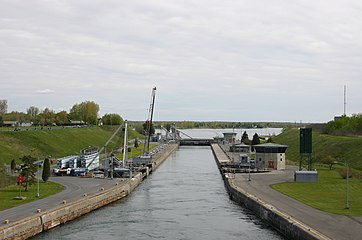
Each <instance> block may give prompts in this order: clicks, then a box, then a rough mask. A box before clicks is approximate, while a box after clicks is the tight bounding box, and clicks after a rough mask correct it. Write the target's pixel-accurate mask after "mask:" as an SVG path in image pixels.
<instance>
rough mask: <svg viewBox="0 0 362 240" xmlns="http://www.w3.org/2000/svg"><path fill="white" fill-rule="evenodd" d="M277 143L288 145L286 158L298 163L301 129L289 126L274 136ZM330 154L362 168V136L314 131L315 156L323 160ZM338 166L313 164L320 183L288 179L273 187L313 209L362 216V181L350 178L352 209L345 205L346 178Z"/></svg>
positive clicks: (350, 204)
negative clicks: (332, 134) (335, 134)
mask: <svg viewBox="0 0 362 240" xmlns="http://www.w3.org/2000/svg"><path fill="white" fill-rule="evenodd" d="M273 139H274V140H275V142H277V143H280V144H285V145H288V150H287V152H286V155H287V159H288V160H291V161H294V162H296V163H298V162H299V130H298V129H287V130H285V131H284V132H283V133H282V134H280V135H279V136H276V137H275V138H273ZM327 155H332V156H340V157H342V159H343V160H344V159H346V160H347V161H348V163H349V165H350V166H352V167H353V168H354V169H358V170H362V138H358V137H340V136H330V135H326V134H321V133H318V132H313V156H318V157H315V160H320V159H322V158H324V157H325V156H327ZM343 167H344V166H343V164H342V166H335V167H334V168H333V169H332V170H329V168H326V167H320V166H317V167H314V168H316V169H317V170H318V182H307V183H304V182H287V183H280V184H275V185H273V186H272V187H273V188H274V189H275V190H277V191H280V192H282V193H283V194H285V195H288V196H289V197H292V198H294V199H296V200H298V201H300V202H303V203H305V204H307V205H309V206H311V207H313V208H316V209H319V210H322V211H326V212H330V213H335V214H342V215H349V216H362V191H361V189H362V181H361V180H360V179H358V178H355V177H353V178H350V179H349V185H348V187H349V209H345V206H346V179H343V178H342V177H341V176H340V174H339V173H338V171H337V169H338V168H343Z"/></svg>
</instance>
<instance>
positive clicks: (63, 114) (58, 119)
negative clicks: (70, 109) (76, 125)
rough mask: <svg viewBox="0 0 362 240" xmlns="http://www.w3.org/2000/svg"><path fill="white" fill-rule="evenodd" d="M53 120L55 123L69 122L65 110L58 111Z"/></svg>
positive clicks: (62, 124) (65, 123)
mask: <svg viewBox="0 0 362 240" xmlns="http://www.w3.org/2000/svg"><path fill="white" fill-rule="evenodd" d="M55 122H56V123H57V125H60V126H64V125H67V124H69V119H68V113H67V112H66V111H60V112H58V113H57V114H56V115H55Z"/></svg>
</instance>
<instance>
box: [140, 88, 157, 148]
mask: <svg viewBox="0 0 362 240" xmlns="http://www.w3.org/2000/svg"><path fill="white" fill-rule="evenodd" d="M155 99H156V87H154V88H153V89H152V94H151V103H150V109H149V111H148V118H147V121H146V123H147V138H146V143H145V145H144V146H143V154H146V153H148V151H149V150H150V140H151V129H152V121H153V111H154V108H155Z"/></svg>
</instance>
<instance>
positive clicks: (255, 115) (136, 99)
mask: <svg viewBox="0 0 362 240" xmlns="http://www.w3.org/2000/svg"><path fill="white" fill-rule="evenodd" d="M361 11H362V2H361V3H360V2H358V1H353V0H346V1H343V3H342V2H340V1H337V0H332V1H331V0H330V1H327V0H306V1H302V2H295V1H294V2H293V1H282V0H260V1H254V2H253V1H249V0H240V1H234V0H225V1H212V2H210V1H206V0H199V1H191V0H186V1H168V0H158V1H143V0H134V1H128V2H127V1H117V0H107V1H105V2H104V1H99V0H91V1H90V0H79V1H56V2H54V1H40V0H39V1H37V0H34V1H31V2H30V1H5V2H4V3H2V6H1V9H0V16H1V17H0V53H1V60H0V81H1V86H2V87H1V90H0V91H1V95H2V97H3V98H8V99H12V101H11V102H10V101H9V109H11V108H12V106H13V107H14V108H18V109H19V110H22V109H24V108H25V107H26V104H27V102H29V100H30V101H33V102H34V103H32V104H34V105H36V104H38V102H35V101H39V102H40V103H41V102H42V101H43V102H44V101H46V102H48V103H49V107H50V108H53V109H69V108H70V107H71V106H72V105H73V104H75V103H79V102H81V101H84V100H94V101H96V102H97V101H99V105H100V107H101V112H102V111H103V109H104V111H107V112H117V113H119V114H121V115H127V116H125V117H127V118H128V119H130V120H131V119H135V120H137V119H142V120H143V119H144V115H146V114H145V113H144V112H142V111H139V110H138V109H144V108H147V105H148V104H149V103H148V102H149V97H150V96H149V95H150V92H151V89H152V87H153V86H154V85H156V86H157V89H158V91H157V98H156V101H162V102H157V103H156V111H157V106H159V107H160V112H159V114H157V113H155V116H157V117H158V118H159V119H161V120H162V119H172V118H175V120H180V119H182V120H184V119H202V118H203V116H204V117H205V119H208V120H212V119H215V120H217V119H225V120H236V121H243V120H245V121H246V120H255V121H258V120H292V121H293V120H295V121H299V120H300V119H305V118H307V119H306V121H308V120H309V121H327V120H329V119H331V118H333V116H334V115H336V114H338V113H339V112H338V108H339V105H341V104H340V103H339V100H338V98H337V97H336V96H338V95H340V96H341V97H340V99H342V95H343V85H344V84H347V88H348V89H350V91H349V93H348V94H349V95H348V96H349V98H350V99H351V101H350V102H349V106H348V109H349V110H350V111H351V113H354V112H357V111H361V110H360V107H359V105H358V103H359V102H361V101H362V96H361V95H360V94H359V93H358V89H361V88H362V81H360V76H361V75H362V69H361V67H360V66H361V65H362V32H361V31H360V29H362V14H360V13H361ZM14 82H16V83H17V84H16V85H14V84H13V83H14ZM45 84H46V85H45ZM42 86H46V87H47V88H49V89H56V92H57V93H59V95H58V94H51V93H54V91H52V90H49V89H45V90H38V91H36V89H43V87H42ZM24 92H25V93H34V92H36V94H38V97H37V98H34V99H31V97H29V98H25V96H23V97H22V95H24V94H23V93H24ZM15 94H16V95H15ZM46 94H51V99H45V98H46V97H47V98H49V96H48V95H46ZM41 96H44V97H41ZM321 96H322V97H321ZM175 99H177V100H175ZM300 99H303V100H304V102H305V106H303V101H301V100H300ZM286 102H287V104H285V103H286ZM341 102H342V100H341ZM311 103H314V104H311ZM11 104H14V105H11ZM42 104H43V103H42ZM322 105H323V106H322ZM324 105H326V106H328V107H324ZM102 106H104V107H102ZM215 106H217V108H216V109H215ZM246 106H247V107H246ZM271 106H273V107H271ZM274 106H283V108H282V109H283V112H280V111H276V110H275V109H274ZM223 107H224V108H227V109H229V110H227V111H226V110H225V109H223ZM296 107H298V108H299V109H303V111H299V112H298V111H296V109H295V108H296ZM321 108H324V109H328V111H324V112H323V113H322V112H321V111H320V109H321ZM18 109H14V110H18ZM132 109H136V110H132ZM175 109H176V110H177V111H175ZM231 109H232V110H231ZM246 109H247V110H246ZM217 111H218V112H219V113H220V114H222V116H218V115H217ZM352 111H353V112H352ZM170 112H172V114H167V113H170ZM102 113H103V112H102ZM102 113H101V114H102Z"/></svg>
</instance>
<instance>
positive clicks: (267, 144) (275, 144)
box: [254, 143, 288, 148]
mask: <svg viewBox="0 0 362 240" xmlns="http://www.w3.org/2000/svg"><path fill="white" fill-rule="evenodd" d="M254 147H268V148H273V147H275V148H277V147H288V146H287V145H282V144H277V143H262V144H258V145H255V146H254Z"/></svg>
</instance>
